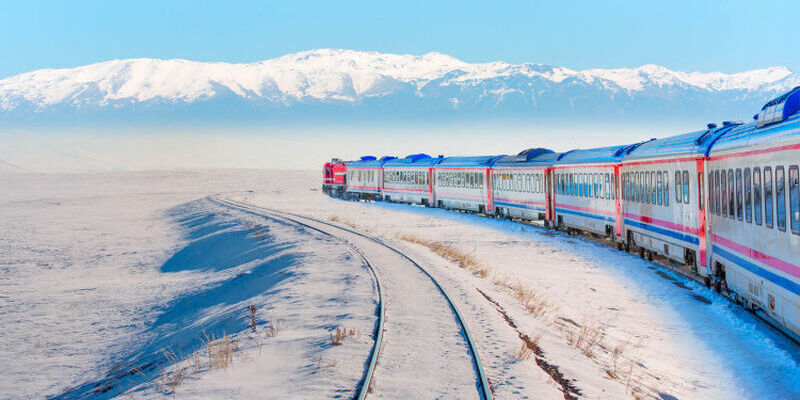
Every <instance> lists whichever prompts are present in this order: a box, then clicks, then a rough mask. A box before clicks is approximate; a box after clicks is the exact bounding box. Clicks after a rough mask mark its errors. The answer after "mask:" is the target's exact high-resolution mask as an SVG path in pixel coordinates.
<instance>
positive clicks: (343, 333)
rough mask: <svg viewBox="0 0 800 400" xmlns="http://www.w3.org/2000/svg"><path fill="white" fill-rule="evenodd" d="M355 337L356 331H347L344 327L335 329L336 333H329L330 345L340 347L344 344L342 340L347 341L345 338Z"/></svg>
mask: <svg viewBox="0 0 800 400" xmlns="http://www.w3.org/2000/svg"><path fill="white" fill-rule="evenodd" d="M356 335H358V331H357V330H355V329H352V328H351V329H347V328H344V327H339V328H336V332H331V334H330V339H331V345H333V346H340V345H342V344H344V340H345V339H347V337H349V336H356Z"/></svg>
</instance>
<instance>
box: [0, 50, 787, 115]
mask: <svg viewBox="0 0 800 400" xmlns="http://www.w3.org/2000/svg"><path fill="white" fill-rule="evenodd" d="M797 85H800V76H798V75H797V74H795V73H794V72H793V71H791V70H790V69H788V68H786V67H781V66H778V67H770V68H762V69H756V70H751V71H744V72H740V73H734V74H725V73H721V72H682V71H674V70H670V69H668V68H665V67H662V66H658V65H654V64H646V65H643V66H640V67H637V68H616V69H587V70H582V71H579V70H572V69H569V68H565V67H560V66H549V65H544V64H534V63H522V64H511V63H506V62H502V61H495V62H488V63H467V62H464V61H461V60H459V59H457V58H455V57H452V56H449V55H446V54H442V53H437V52H431V53H426V54H423V55H407V54H388V53H378V52H364V51H355V50H343V49H318V50H309V51H304V52H298V53H291V54H287V55H283V56H280V57H277V58H272V59H268V60H263V61H257V62H253V63H240V64H236V63H224V62H200V61H191V60H184V59H169V60H161V59H153V58H135V59H121V60H110V61H104V62H100V63H94V64H89V65H85V66H80V67H74V68H61V69H41V70H36V71H31V72H27V73H23V74H19V75H15V76H11V77H8V78H5V79H0V120H2V119H4V117H5V119H6V120H10V119H13V118H17V117H19V116H20V115H24V116H27V117H28V118H32V119H41V118H48V117H50V116H54V115H62V114H80V115H88V116H91V115H92V114H93V113H98V112H99V113H103V114H107V115H112V116H113V115H115V114H126V113H135V114H137V113H142V112H145V113H147V112H157V113H162V114H164V115H171V114H173V113H176V112H177V111H176V110H175V109H176V108H186V107H188V108H190V109H193V107H195V105H197V104H202V103H206V105H204V106H202V107H206V108H208V107H211V108H212V109H223V108H225V107H228V108H233V109H236V108H241V105H248V106H254V107H255V108H256V109H257V110H262V111H263V110H267V111H265V112H266V113H280V112H281V110H288V109H292V108H297V107H299V106H303V110H304V112H306V113H308V114H310V115H312V116H313V114H314V109H315V108H321V107H320V105H326V106H333V107H334V108H337V107H345V108H350V109H352V108H356V109H359V110H363V111H364V113H365V114H369V113H370V112H371V111H372V108H374V107H378V108H381V109H387V108H388V109H389V112H390V113H391V108H395V109H397V110H408V112H409V113H411V114H413V113H414V112H417V111H420V110H422V111H429V112H431V114H432V115H434V114H435V113H436V112H445V113H447V112H450V113H458V112H469V113H472V114H475V113H477V114H497V113H499V114H503V115H520V116H526V117H527V116H531V115H548V113H550V114H553V115H555V116H559V115H580V114H581V113H586V114H608V113H610V114H611V115H625V114H626V113H628V114H630V113H644V114H645V115H649V114H658V113H659V112H660V111H663V110H666V111H667V112H669V113H672V112H673V111H672V110H675V111H679V112H677V113H676V114H675V115H681V114H682V113H683V114H685V113H686V112H693V110H696V109H698V108H701V107H709V108H710V109H711V110H712V111H714V112H720V113H723V112H724V113H727V112H730V113H734V114H741V113H750V112H751V111H752V112H755V111H756V110H752V108H753V107H755V106H757V105H758V104H759V103H763V101H765V100H766V99H768V98H769V97H771V96H775V95H777V94H778V93H780V92H782V91H785V90H788V89H790V88H791V87H794V86H797ZM208 104H211V106H208ZM216 104H220V105H219V106H216ZM376 104H377V106H376ZM642 104H644V106H642ZM142 110H145V111H142ZM270 110H271V111H270ZM697 111H698V112H699V111H700V110H697ZM254 112H258V111H254ZM137 115H138V114H137ZM434 118H435V116H434ZM312 119H313V118H312Z"/></svg>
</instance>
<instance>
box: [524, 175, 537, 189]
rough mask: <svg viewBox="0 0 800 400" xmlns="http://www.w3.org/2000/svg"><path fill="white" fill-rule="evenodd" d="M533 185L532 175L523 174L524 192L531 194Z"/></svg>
mask: <svg viewBox="0 0 800 400" xmlns="http://www.w3.org/2000/svg"><path fill="white" fill-rule="evenodd" d="M534 188H535V185H534V183H533V175H531V174H525V191H526V192H533V191H534V190H533V189H534Z"/></svg>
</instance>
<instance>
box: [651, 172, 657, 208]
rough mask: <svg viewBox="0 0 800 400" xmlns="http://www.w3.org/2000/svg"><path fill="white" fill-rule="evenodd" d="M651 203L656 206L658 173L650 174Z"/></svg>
mask: <svg viewBox="0 0 800 400" xmlns="http://www.w3.org/2000/svg"><path fill="white" fill-rule="evenodd" d="M650 203H652V204H656V173H655V172H651V173H650Z"/></svg>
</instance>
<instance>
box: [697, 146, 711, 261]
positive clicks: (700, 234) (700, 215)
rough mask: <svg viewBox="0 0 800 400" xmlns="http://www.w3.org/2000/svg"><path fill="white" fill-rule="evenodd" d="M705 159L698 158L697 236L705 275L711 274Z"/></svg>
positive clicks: (699, 256)
mask: <svg viewBox="0 0 800 400" xmlns="http://www.w3.org/2000/svg"><path fill="white" fill-rule="evenodd" d="M704 164H705V159H698V160H697V238H698V240H699V242H700V243H699V246H698V260H697V263H698V264H699V265H700V266H703V267H706V270H705V271H703V273H704V275H706V276H707V275H709V271H708V266H709V265H710V263H709V262H708V257H709V251H707V249H706V246H707V245H706V243H708V241H707V239H708V237H707V232H708V230H707V229H706V228H707V224H706V211H705V209H706V207H705V206H706V205H705V204H704V203H705V202H706V201H705V199H707V198H708V197H707V196H706V191H705V187H706V186H707V185H706V184H705V172H704V171H705V169H704Z"/></svg>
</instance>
